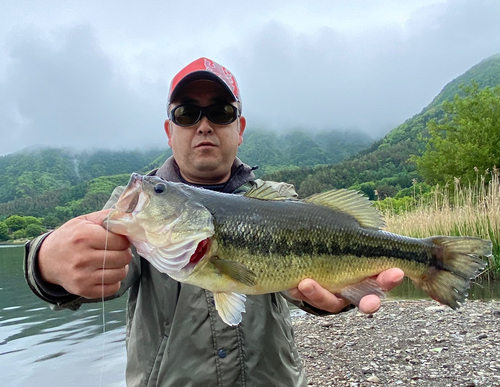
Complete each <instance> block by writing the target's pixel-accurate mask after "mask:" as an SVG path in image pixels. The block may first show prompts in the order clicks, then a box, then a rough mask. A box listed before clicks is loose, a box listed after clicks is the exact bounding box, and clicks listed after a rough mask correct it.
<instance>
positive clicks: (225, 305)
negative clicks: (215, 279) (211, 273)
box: [214, 292, 247, 326]
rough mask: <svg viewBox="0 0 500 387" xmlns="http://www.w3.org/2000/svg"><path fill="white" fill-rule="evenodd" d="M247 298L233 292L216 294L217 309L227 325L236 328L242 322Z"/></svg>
mask: <svg viewBox="0 0 500 387" xmlns="http://www.w3.org/2000/svg"><path fill="white" fill-rule="evenodd" d="M246 299H247V297H246V296H245V295H244V294H240V293H233V292H217V293H214V302H215V309H217V312H218V313H219V316H220V318H221V319H222V321H224V322H225V323H226V324H227V325H231V326H235V325H238V324H239V323H240V322H241V318H242V316H241V314H242V313H244V312H245V311H246V310H245V301H246Z"/></svg>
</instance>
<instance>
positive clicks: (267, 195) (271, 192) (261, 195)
mask: <svg viewBox="0 0 500 387" xmlns="http://www.w3.org/2000/svg"><path fill="white" fill-rule="evenodd" d="M243 196H246V197H248V198H254V199H261V200H290V199H291V198H290V197H288V196H283V195H281V194H280V193H279V192H278V191H277V190H276V189H274V188H273V187H271V186H268V185H262V186H260V187H257V186H255V185H254V186H252V188H250V189H249V190H248V191H247V192H245V194H244V195H243Z"/></svg>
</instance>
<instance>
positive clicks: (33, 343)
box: [0, 245, 500, 387]
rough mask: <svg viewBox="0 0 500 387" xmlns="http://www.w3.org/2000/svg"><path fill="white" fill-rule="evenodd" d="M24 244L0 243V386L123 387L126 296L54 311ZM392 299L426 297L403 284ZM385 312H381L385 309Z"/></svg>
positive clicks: (486, 293)
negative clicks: (27, 263) (29, 280)
mask: <svg viewBox="0 0 500 387" xmlns="http://www.w3.org/2000/svg"><path fill="white" fill-rule="evenodd" d="M23 253H24V249H23V247H20V246H17V247H6V246H2V245H0V385H1V386H2V387H35V386H36V387H63V386H64V387H68V386H71V387H73V386H74V387H78V386H82V387H83V386H85V387H87V386H99V387H101V386H102V387H104V386H106V387H125V381H124V380H125V361H126V354H125V303H126V297H122V298H121V299H118V300H113V301H110V302H107V303H106V304H105V310H104V320H105V322H106V326H105V334H103V309H102V304H101V303H99V304H95V305H83V306H82V308H81V309H80V310H78V311H76V312H72V311H67V310H63V311H57V312H54V311H52V310H50V309H49V308H48V306H47V304H46V303H45V302H43V301H41V300H40V299H38V298H37V297H36V296H35V295H33V293H31V291H30V290H29V288H28V286H27V285H26V282H25V280H24V274H23V268H22V266H23ZM390 297H393V298H425V296H424V294H423V293H422V292H421V291H419V290H415V288H414V287H413V285H411V284H410V283H409V282H405V283H404V284H403V285H401V286H399V287H398V288H397V289H396V291H393V292H391V294H390ZM470 298H480V299H491V298H494V299H499V298H500V286H499V284H498V283H493V282H486V283H482V284H480V285H475V286H474V287H473V288H472V291H471V297H470ZM382 313H383V312H382Z"/></svg>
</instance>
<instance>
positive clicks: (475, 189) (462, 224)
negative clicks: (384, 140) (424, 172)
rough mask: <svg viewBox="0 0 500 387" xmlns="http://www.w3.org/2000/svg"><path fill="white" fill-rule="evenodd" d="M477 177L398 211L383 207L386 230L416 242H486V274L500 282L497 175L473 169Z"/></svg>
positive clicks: (499, 187)
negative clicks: (439, 238)
mask: <svg viewBox="0 0 500 387" xmlns="http://www.w3.org/2000/svg"><path fill="white" fill-rule="evenodd" d="M476 175H477V178H476V181H475V182H472V183H468V184H466V185H462V184H461V183H460V180H459V179H455V182H454V185H453V186H451V187H450V186H445V187H441V186H439V185H438V186H436V187H434V189H433V190H432V192H431V193H430V194H426V195H421V196H420V199H418V200H417V199H415V200H413V201H409V202H408V204H407V206H406V208H404V209H398V211H396V210H395V209H394V208H391V206H387V205H385V206H384V207H385V209H383V210H382V212H383V215H384V218H385V221H386V224H387V227H386V230H387V231H390V232H394V233H398V234H402V235H407V236H412V237H418V238H423V237H428V236H432V235H450V236H475V237H480V238H484V239H489V240H491V242H492V243H493V257H491V258H489V274H490V275H492V276H494V277H496V278H499V277H500V176H499V175H500V171H499V170H498V169H496V168H495V169H493V171H487V172H486V174H484V175H480V174H479V173H478V171H477V169H476ZM415 197H416V195H415Z"/></svg>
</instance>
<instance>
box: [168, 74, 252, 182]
mask: <svg viewBox="0 0 500 387" xmlns="http://www.w3.org/2000/svg"><path fill="white" fill-rule="evenodd" d="M221 101H227V102H230V101H232V98H231V97H230V95H229V93H228V92H227V90H225V89H224V87H223V86H222V85H220V84H218V83H216V82H212V81H204V80H201V81H194V82H191V83H189V84H188V85H186V86H185V87H184V88H183V89H182V90H180V91H179V92H178V94H177V97H176V99H175V100H174V101H172V102H171V104H170V108H169V111H171V110H172V109H174V108H175V107H176V106H179V105H181V104H185V103H189V104H193V105H198V106H203V107H204V106H209V105H212V104H214V103H216V102H221ZM233 104H235V103H233ZM235 106H236V105H235ZM245 125H246V122H245V118H244V117H238V118H237V119H236V121H234V122H233V123H231V124H229V125H216V124H214V123H212V122H210V121H209V120H208V118H207V117H206V116H203V117H202V119H201V120H200V121H198V122H197V123H196V124H194V125H192V126H187V127H185V126H182V127H181V126H178V125H176V124H174V123H173V122H172V121H170V120H167V121H165V131H166V132H167V136H168V145H169V146H170V147H171V148H172V152H173V155H174V158H175V161H176V162H177V164H178V165H179V168H180V171H181V175H182V177H183V178H184V179H185V180H186V181H188V182H190V183H195V184H218V183H223V182H225V181H227V179H228V178H229V176H230V175H231V166H232V164H233V161H234V158H235V157H236V153H237V151H238V146H239V145H240V144H241V143H242V141H243V137H242V136H243V131H244V130H245Z"/></svg>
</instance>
